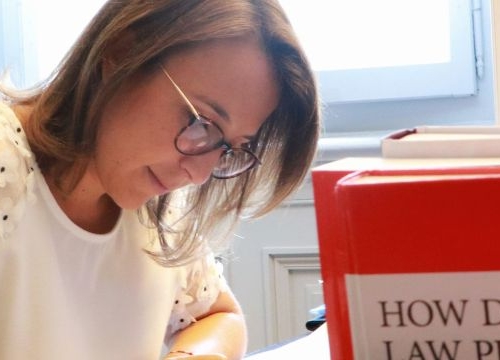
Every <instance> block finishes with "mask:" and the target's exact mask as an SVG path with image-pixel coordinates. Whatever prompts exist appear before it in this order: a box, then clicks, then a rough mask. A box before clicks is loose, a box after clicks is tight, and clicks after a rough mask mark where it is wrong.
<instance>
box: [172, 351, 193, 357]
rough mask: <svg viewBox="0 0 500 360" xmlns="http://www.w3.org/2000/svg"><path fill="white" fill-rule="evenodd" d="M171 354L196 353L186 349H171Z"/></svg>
mask: <svg viewBox="0 0 500 360" xmlns="http://www.w3.org/2000/svg"><path fill="white" fill-rule="evenodd" d="M169 354H186V355H191V356H193V355H194V354H193V353H192V352H189V351H184V350H175V351H170V352H169Z"/></svg>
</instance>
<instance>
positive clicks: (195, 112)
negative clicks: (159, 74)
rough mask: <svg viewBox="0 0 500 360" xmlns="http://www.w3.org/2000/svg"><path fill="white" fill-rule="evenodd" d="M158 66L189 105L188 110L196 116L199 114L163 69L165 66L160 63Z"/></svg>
mask: <svg viewBox="0 0 500 360" xmlns="http://www.w3.org/2000/svg"><path fill="white" fill-rule="evenodd" d="M160 68H161V71H163V73H164V74H165V76H166V77H167V78H168V79H169V80H170V82H171V83H172V85H174V88H175V90H176V91H177V92H178V93H179V95H180V96H181V97H182V99H183V100H184V101H185V102H186V104H187V106H188V107H189V110H191V112H192V113H193V115H195V116H196V117H197V118H198V117H199V116H200V114H198V111H196V109H195V108H194V106H193V104H191V101H189V99H188V98H187V97H186V95H184V93H183V92H182V90H181V89H180V88H179V86H177V84H176V83H175V81H174V80H173V79H172V77H171V76H170V75H169V73H168V72H167V70H165V68H164V67H163V65H162V64H160Z"/></svg>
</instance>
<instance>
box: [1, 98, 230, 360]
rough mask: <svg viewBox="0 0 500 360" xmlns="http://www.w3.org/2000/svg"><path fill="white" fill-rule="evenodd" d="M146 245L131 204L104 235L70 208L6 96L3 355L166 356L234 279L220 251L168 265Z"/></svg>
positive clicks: (12, 359) (150, 239)
mask: <svg viewBox="0 0 500 360" xmlns="http://www.w3.org/2000/svg"><path fill="white" fill-rule="evenodd" d="M145 249H147V250H153V251H154V250H158V241H157V234H156V230H154V229H148V228H146V227H145V226H144V225H142V224H141V222H140V221H139V219H138V216H137V214H136V213H135V212H133V211H126V210H124V211H122V214H121V216H120V219H119V220H118V222H117V224H116V225H115V227H114V229H113V230H112V231H111V232H109V233H107V234H102V235H98V234H93V233H89V232H87V231H85V230H83V229H81V228H80V227H78V226H77V225H75V224H74V223H73V222H72V221H71V220H70V219H69V218H68V217H67V216H66V214H65V213H64V212H63V211H62V210H61V209H60V208H59V206H58V204H57V203H56V201H55V199H54V198H53V196H52V194H51V192H50V190H49V188H48V186H47V184H46V183H45V180H44V178H43V176H42V175H41V173H40V171H39V170H38V168H37V166H36V162H35V159H34V155H33V154H32V152H31V151H30V149H29V146H28V144H27V141H26V138H25V136H24V133H23V129H22V127H21V125H20V123H19V121H18V119H17V118H16V117H15V115H14V113H13V112H12V111H11V109H10V108H9V107H7V106H6V105H4V104H1V103H0V359H9V360H26V359H40V360H49V359H50V360H57V359H64V360H68V359H71V360H80V359H81V360H90V359H92V360H100V359H102V360H112V359H117V360H118V359H120V360H123V359H140V360H145V359H154V360H156V359H158V358H159V356H160V352H161V349H162V344H163V341H164V339H166V340H168V339H169V338H170V337H171V335H172V334H174V333H175V332H176V331H177V330H179V329H182V328H184V327H186V326H188V325H189V324H190V323H192V322H193V321H195V318H196V317H198V316H200V315H202V314H203V313H205V312H206V311H208V309H209V308H210V306H211V305H212V304H213V303H214V302H215V300H216V298H217V296H218V294H219V292H220V291H224V290H226V284H225V281H224V279H223V277H222V274H221V273H222V269H221V268H220V266H219V265H218V264H217V263H216V262H215V260H214V258H213V256H212V255H209V256H206V257H203V258H201V259H199V260H198V261H196V262H194V263H191V264H189V265H185V266H178V267H168V268H167V267H162V266H160V265H158V264H157V263H156V262H155V261H154V260H153V259H151V258H150V257H149V256H148V255H147V254H146V253H145V252H144V250H145Z"/></svg>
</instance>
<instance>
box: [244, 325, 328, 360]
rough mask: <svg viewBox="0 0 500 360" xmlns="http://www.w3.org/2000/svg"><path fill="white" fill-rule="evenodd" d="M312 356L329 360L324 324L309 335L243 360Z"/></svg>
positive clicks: (273, 359) (315, 359) (308, 357)
mask: <svg viewBox="0 0 500 360" xmlns="http://www.w3.org/2000/svg"><path fill="white" fill-rule="evenodd" d="M313 354H314V360H330V349H329V345H328V330H327V327H326V323H325V324H323V325H321V326H320V327H319V328H317V329H316V330H315V331H313V332H312V333H311V334H310V335H307V336H304V337H302V338H300V339H298V340H295V341H292V342H290V343H288V344H286V345H283V346H281V347H278V348H275V349H273V350H269V351H264V352H261V353H258V354H255V355H251V356H248V357H246V358H245V360H276V359H280V360H281V359H310V358H311V356H312V355H313Z"/></svg>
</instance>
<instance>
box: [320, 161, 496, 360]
mask: <svg viewBox="0 0 500 360" xmlns="http://www.w3.org/2000/svg"><path fill="white" fill-rule="evenodd" d="M313 185H314V196H315V206H316V215H317V224H318V235H319V246H320V258H321V267H322V276H323V281H324V284H323V289H324V298H325V304H326V319H327V323H328V330H329V341H330V353H331V356H332V359H335V360H337V359H343V360H350V359H376V360H378V359H387V360H403V359H404V360H406V359H412V360H414V359H467V360H469V359H482V360H487V359H498V358H500V335H499V334H500V161H499V160H498V159H490V160H481V159H469V160H463V159H462V160H460V161H458V160H457V162H455V161H449V160H439V159H432V161H425V162H421V161H413V160H412V161H408V160H401V161H390V160H384V159H347V160H343V161H340V162H334V163H331V164H327V165H323V166H321V167H318V168H316V169H314V170H313Z"/></svg>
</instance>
